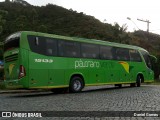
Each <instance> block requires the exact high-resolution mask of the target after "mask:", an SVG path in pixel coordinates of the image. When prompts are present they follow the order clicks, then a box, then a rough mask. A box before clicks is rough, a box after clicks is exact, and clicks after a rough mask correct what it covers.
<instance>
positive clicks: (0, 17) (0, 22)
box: [0, 10, 8, 34]
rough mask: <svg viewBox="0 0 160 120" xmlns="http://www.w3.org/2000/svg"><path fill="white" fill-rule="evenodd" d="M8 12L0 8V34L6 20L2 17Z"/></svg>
mask: <svg viewBox="0 0 160 120" xmlns="http://www.w3.org/2000/svg"><path fill="white" fill-rule="evenodd" d="M7 14H8V12H7V11H4V10H0V34H1V33H2V31H3V25H4V24H5V22H6V20H5V19H4V18H3V17H5V16H6V15H7Z"/></svg>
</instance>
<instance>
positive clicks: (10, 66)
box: [9, 64, 15, 76]
mask: <svg viewBox="0 0 160 120" xmlns="http://www.w3.org/2000/svg"><path fill="white" fill-rule="evenodd" d="M14 66H15V64H10V65H9V76H10V75H11V73H12V71H13V68H14Z"/></svg>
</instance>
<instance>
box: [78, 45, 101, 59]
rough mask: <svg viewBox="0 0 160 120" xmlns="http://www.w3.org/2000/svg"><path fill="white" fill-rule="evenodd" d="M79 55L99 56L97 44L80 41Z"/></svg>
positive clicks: (85, 56) (84, 56)
mask: <svg viewBox="0 0 160 120" xmlns="http://www.w3.org/2000/svg"><path fill="white" fill-rule="evenodd" d="M81 57H83V58H94V59H98V58H99V46H98V45H95V44H89V43H81Z"/></svg>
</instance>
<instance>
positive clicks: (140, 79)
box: [137, 75, 142, 87]
mask: <svg viewBox="0 0 160 120" xmlns="http://www.w3.org/2000/svg"><path fill="white" fill-rule="evenodd" d="M141 81H142V78H141V76H140V75H138V76H137V87H140V86H141Z"/></svg>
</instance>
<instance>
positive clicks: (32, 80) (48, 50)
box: [4, 31, 154, 92]
mask: <svg viewBox="0 0 160 120" xmlns="http://www.w3.org/2000/svg"><path fill="white" fill-rule="evenodd" d="M151 57H152V55H150V54H149V53H148V52H147V51H146V50H145V49H143V48H140V47H137V46H132V45H125V44H118V43H113V42H106V41H100V40H93V39H85V38H76V37H65V36H60V35H51V34H46V33H39V32H32V31H21V32H17V33H13V34H12V35H10V36H9V37H8V38H6V40H5V43H4V60H5V64H4V71H5V84H6V87H7V88H9V89H15V88H21V89H22V88H23V89H33V88H34V89H37V88H41V89H52V90H54V88H56V89H57V88H69V90H70V91H71V92H79V91H81V90H82V89H83V87H84V86H90V85H105V84H124V83H129V84H137V86H140V83H142V82H153V81H154V72H153V70H152V62H151V60H150V59H151ZM59 90H60V89H59Z"/></svg>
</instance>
